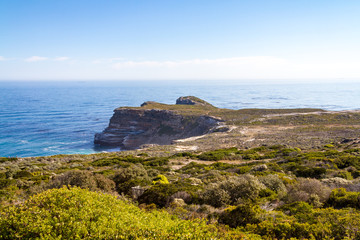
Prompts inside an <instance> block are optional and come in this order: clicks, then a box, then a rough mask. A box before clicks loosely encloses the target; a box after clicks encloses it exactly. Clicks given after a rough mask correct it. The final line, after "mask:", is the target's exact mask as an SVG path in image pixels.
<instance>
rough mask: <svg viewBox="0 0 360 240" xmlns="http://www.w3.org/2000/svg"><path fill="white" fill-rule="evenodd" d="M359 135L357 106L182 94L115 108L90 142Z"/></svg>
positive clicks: (203, 142)
mask: <svg viewBox="0 0 360 240" xmlns="http://www.w3.org/2000/svg"><path fill="white" fill-rule="evenodd" d="M359 135H360V112H359V111H325V110H321V109H310V108H300V109H240V110H232V109H223V108H217V107H215V106H213V105H211V104H210V103H208V102H206V101H204V100H202V99H199V98H196V97H193V96H187V97H180V98H178V99H177V100H176V104H162V103H158V102H153V101H148V102H144V103H143V104H141V107H120V108H117V109H115V110H114V115H113V116H112V118H111V119H110V123H109V126H108V127H107V128H106V129H105V130H104V131H103V132H101V133H97V134H96V135H95V139H94V143H95V144H99V145H101V146H111V147H120V148H121V149H122V150H133V149H139V148H143V147H145V146H147V147H149V146H154V145H167V146H166V149H168V150H169V151H172V150H175V151H181V150H211V149H215V148H226V147H238V148H252V147H257V146H262V145H274V144H282V145H288V146H298V147H301V148H304V149H312V148H316V147H321V146H323V145H324V144H329V143H334V142H342V141H347V140H348V139H355V140H354V142H357V141H360V138H359ZM170 144H171V145H170ZM164 147H165V146H164ZM162 149H164V148H162Z"/></svg>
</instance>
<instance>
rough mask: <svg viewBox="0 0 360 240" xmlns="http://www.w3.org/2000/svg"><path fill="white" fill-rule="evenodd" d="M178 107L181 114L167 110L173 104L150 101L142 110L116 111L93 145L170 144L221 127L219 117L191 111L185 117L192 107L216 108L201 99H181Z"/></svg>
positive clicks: (137, 146)
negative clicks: (185, 112) (185, 111)
mask: <svg viewBox="0 0 360 240" xmlns="http://www.w3.org/2000/svg"><path fill="white" fill-rule="evenodd" d="M176 105H178V106H179V105H181V108H179V109H177V110H178V111H177V110H176V109H175V110H167V109H166V107H165V106H171V105H165V104H159V103H156V102H150V101H149V102H145V103H143V104H141V107H140V108H130V107H121V108H117V109H115V110H114V115H113V116H112V117H111V119H110V123H109V126H108V127H107V128H106V129H105V130H104V131H103V132H101V133H97V134H96V135H95V139H94V143H95V144H100V145H102V146H116V147H120V148H121V149H124V150H125V149H126V150H129V149H136V148H139V147H140V146H141V145H144V144H159V145H166V144H171V143H172V141H173V140H176V139H183V138H189V137H193V136H199V135H203V134H206V133H209V132H212V131H215V130H216V129H219V127H220V126H222V123H223V121H222V120H221V119H220V118H216V117H212V116H207V115H202V114H195V113H193V114H192V113H191V112H190V111H189V112H187V114H184V110H191V107H190V106H192V105H197V106H201V107H205V108H206V107H208V108H214V107H213V106H212V105H211V104H209V103H207V102H205V101H203V100H201V99H198V98H196V97H180V98H178V99H177V101H176ZM159 106H161V107H159ZM188 107H189V109H188ZM149 108H150V109H149ZM179 110H182V111H179Z"/></svg>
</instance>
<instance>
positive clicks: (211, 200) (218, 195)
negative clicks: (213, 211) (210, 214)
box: [201, 185, 231, 208]
mask: <svg viewBox="0 0 360 240" xmlns="http://www.w3.org/2000/svg"><path fill="white" fill-rule="evenodd" d="M201 198H202V200H203V201H204V203H206V204H209V205H211V206H213V207H217V208H218V207H222V206H226V205H228V204H230V203H231V196H230V194H229V193H228V192H227V191H225V190H224V189H221V188H219V187H218V186H217V185H215V186H212V187H209V188H208V189H207V190H206V191H204V192H203V194H202V196H201Z"/></svg>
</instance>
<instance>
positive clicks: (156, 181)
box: [152, 174, 169, 185]
mask: <svg viewBox="0 0 360 240" xmlns="http://www.w3.org/2000/svg"><path fill="white" fill-rule="evenodd" d="M152 184H153V185H156V184H169V181H168V179H167V178H166V177H165V176H164V175H162V174H159V175H157V176H156V177H155V178H154V179H153V181H152Z"/></svg>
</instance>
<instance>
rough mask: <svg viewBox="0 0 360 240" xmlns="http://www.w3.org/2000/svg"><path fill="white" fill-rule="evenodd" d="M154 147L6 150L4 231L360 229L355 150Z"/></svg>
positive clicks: (163, 233) (25, 234)
mask: <svg viewBox="0 0 360 240" xmlns="http://www.w3.org/2000/svg"><path fill="white" fill-rule="evenodd" d="M155 155H156V154H154V152H152V151H148V150H146V149H143V150H137V151H126V152H116V153H98V154H91V155H56V156H49V157H32V158H2V161H1V165H0V188H1V190H0V198H1V215H0V229H1V230H0V232H1V234H0V236H1V238H2V239H20V238H21V239H23V238H46V237H47V238H54V239H55V238H58V237H60V238H63V239H65V238H66V239H68V238H69V239H94V238H98V239H107V238H115V239H116V238H117V239H137V238H138V239H143V238H149V239H155V238H156V239H184V238H188V239H199V238H202V239H204V238H213V239H231V238H249V239H256V238H258V239H288V238H294V239H295V238H297V239H304V238H306V239H326V238H328V239H331V238H332V239H344V238H347V239H356V238H359V237H360V236H359V231H358V230H357V229H359V228H360V223H359V222H358V221H357V220H356V219H358V218H359V217H360V202H359V199H360V196H359V192H360V149H359V148H348V147H347V145H344V144H335V143H334V144H327V145H324V146H323V147H322V148H320V149H316V150H315V149H313V150H304V149H300V148H297V147H289V146H284V145H272V146H259V147H254V148H250V149H238V148H236V147H232V148H225V149H214V150H211V151H191V152H189V151H187V152H186V151H182V152H178V153H174V154H172V153H164V152H163V153H162V154H161V155H160V154H158V156H155ZM76 224H77V225H76ZM25 226H26V227H25Z"/></svg>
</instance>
